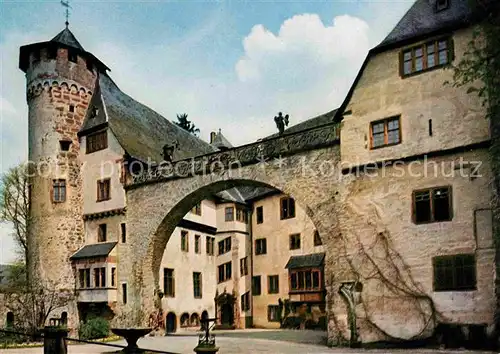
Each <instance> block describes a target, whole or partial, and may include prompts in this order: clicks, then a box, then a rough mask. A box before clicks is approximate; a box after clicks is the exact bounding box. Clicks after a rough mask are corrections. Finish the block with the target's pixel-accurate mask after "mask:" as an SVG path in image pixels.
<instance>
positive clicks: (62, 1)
mask: <svg viewBox="0 0 500 354" xmlns="http://www.w3.org/2000/svg"><path fill="white" fill-rule="evenodd" d="M61 5H62V6H64V7H65V8H66V22H65V23H66V28H67V27H68V25H69V9H71V6H70V5H69V0H66V1H64V0H61Z"/></svg>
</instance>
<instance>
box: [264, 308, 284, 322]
mask: <svg viewBox="0 0 500 354" xmlns="http://www.w3.org/2000/svg"><path fill="white" fill-rule="evenodd" d="M280 317H281V313H280V307H279V305H269V306H267V320H268V321H269V322H280Z"/></svg>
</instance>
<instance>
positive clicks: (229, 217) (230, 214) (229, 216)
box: [225, 207, 234, 221]
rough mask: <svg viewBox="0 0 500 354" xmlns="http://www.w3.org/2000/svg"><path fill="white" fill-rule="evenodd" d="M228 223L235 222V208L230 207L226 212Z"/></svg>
mask: <svg viewBox="0 0 500 354" xmlns="http://www.w3.org/2000/svg"><path fill="white" fill-rule="evenodd" d="M225 215H226V221H234V208H233V207H229V208H226V210H225Z"/></svg>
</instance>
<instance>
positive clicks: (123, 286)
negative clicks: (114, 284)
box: [122, 283, 127, 304]
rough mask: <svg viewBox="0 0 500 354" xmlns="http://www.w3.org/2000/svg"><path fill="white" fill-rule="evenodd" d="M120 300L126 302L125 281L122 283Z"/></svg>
mask: <svg viewBox="0 0 500 354" xmlns="http://www.w3.org/2000/svg"><path fill="white" fill-rule="evenodd" d="M122 301H123V303H124V304H126V303H127V284H126V283H123V284H122Z"/></svg>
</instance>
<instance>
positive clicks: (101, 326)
mask: <svg viewBox="0 0 500 354" xmlns="http://www.w3.org/2000/svg"><path fill="white" fill-rule="evenodd" d="M78 335H79V337H80V339H85V340H90V339H99V338H106V337H107V336H108V335H109V322H108V321H106V320H105V319H104V318H102V317H93V318H91V319H89V320H88V321H87V322H85V323H82V324H81V325H80V328H79V330H78Z"/></svg>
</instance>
